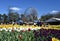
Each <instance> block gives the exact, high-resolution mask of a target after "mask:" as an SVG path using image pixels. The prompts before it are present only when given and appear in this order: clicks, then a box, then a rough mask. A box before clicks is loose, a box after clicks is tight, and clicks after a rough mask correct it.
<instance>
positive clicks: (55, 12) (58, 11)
mask: <svg viewBox="0 0 60 41" xmlns="http://www.w3.org/2000/svg"><path fill="white" fill-rule="evenodd" d="M58 12H59V11H55V10H53V11H51V12H50V13H58Z"/></svg>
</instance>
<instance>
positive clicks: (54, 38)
mask: <svg viewBox="0 0 60 41" xmlns="http://www.w3.org/2000/svg"><path fill="white" fill-rule="evenodd" d="M3 28H4V29H3ZM5 28H6V29H5ZM10 28H12V29H10ZM15 28H16V29H15ZM21 28H24V29H22V30H21ZM26 28H28V29H27V30H26ZM1 29H3V30H1ZM10 30H11V31H10ZM0 41H60V25H56V26H55V25H52V26H51V25H49V26H48V27H43V26H42V27H38V26H33V25H31V26H29V25H27V26H25V25H23V26H20V25H14V26H13V25H0Z"/></svg>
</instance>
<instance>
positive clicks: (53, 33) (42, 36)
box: [34, 29, 60, 41]
mask: <svg viewBox="0 0 60 41" xmlns="http://www.w3.org/2000/svg"><path fill="white" fill-rule="evenodd" d="M34 37H35V39H36V41H52V38H53V37H55V38H57V39H59V41H60V30H56V29H48V30H47V29H40V30H37V31H36V30H34ZM57 41H58V40H57Z"/></svg>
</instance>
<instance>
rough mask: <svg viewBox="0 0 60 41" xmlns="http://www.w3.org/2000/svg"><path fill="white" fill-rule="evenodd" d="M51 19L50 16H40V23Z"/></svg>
mask: <svg viewBox="0 0 60 41" xmlns="http://www.w3.org/2000/svg"><path fill="white" fill-rule="evenodd" d="M52 17H53V15H52V14H47V15H43V16H41V18H40V21H46V20H48V19H50V18H52Z"/></svg>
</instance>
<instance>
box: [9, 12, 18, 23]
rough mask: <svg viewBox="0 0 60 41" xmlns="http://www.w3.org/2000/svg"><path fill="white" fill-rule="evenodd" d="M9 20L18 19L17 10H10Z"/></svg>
mask: <svg viewBox="0 0 60 41" xmlns="http://www.w3.org/2000/svg"><path fill="white" fill-rule="evenodd" d="M8 16H9V20H10V22H12V21H14V22H16V21H17V20H19V14H18V13H17V12H11V13H9V14H8Z"/></svg>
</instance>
